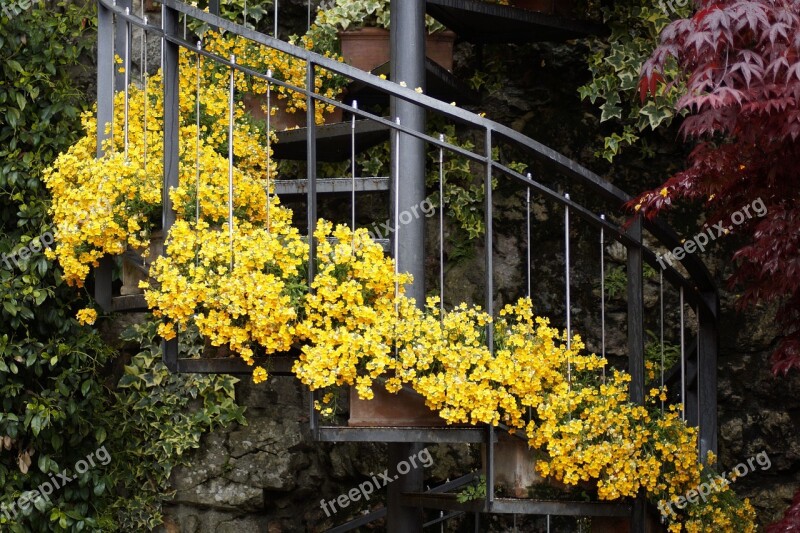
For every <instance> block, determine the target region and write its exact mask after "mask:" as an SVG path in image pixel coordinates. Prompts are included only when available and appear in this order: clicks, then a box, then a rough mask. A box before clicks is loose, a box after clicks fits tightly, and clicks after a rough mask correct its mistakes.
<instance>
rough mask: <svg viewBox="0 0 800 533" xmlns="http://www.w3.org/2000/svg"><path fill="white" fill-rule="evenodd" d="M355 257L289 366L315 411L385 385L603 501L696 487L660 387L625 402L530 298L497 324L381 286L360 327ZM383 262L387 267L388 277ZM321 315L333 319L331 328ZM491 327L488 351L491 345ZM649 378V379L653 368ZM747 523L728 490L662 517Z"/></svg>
mask: <svg viewBox="0 0 800 533" xmlns="http://www.w3.org/2000/svg"><path fill="white" fill-rule="evenodd" d="M325 235H327V234H325V233H323V234H320V237H323V236H325ZM338 237H340V238H343V239H344V240H345V241H347V237H348V234H347V230H346V229H340V230H338ZM348 242H349V241H348ZM360 245H363V242H362V243H361V244H360ZM367 246H368V245H367ZM327 250H328V251H330V250H332V248H327ZM350 250H351V249H350V247H349V246H342V247H341V249H340V250H339V254H338V255H336V254H334V255H333V256H330V258H335V260H334V261H332V262H331V264H330V265H329V268H328V269H329V270H330V271H335V272H336V275H333V276H330V277H328V278H327V279H326V281H325V282H323V283H320V284H318V287H319V288H323V289H324V293H323V295H322V296H321V297H318V298H317V300H320V301H324V305H322V306H317V307H318V309H317V313H318V314H317V316H316V317H315V319H314V320H315V328H316V329H315V334H314V335H313V341H315V342H312V343H311V344H310V345H309V346H306V347H304V349H303V355H302V356H301V357H300V358H299V359H298V361H297V362H296V364H295V367H294V370H295V372H296V374H297V376H298V377H299V378H300V379H301V381H303V382H304V383H305V384H306V385H308V386H309V387H310V388H312V389H327V390H326V392H327V394H325V395H324V399H323V401H322V402H321V403H320V405H319V408H320V409H328V410H329V409H330V407H329V405H330V403H331V402H332V401H333V399H334V397H335V395H334V394H333V389H334V388H335V387H336V386H339V385H350V386H354V387H355V388H356V390H357V392H358V395H359V397H361V398H363V399H370V398H372V396H373V392H372V386H373V385H374V384H375V383H376V381H380V382H381V383H380V386H384V387H385V388H386V389H387V390H388V391H389V392H398V391H399V390H400V389H401V388H403V387H409V388H411V389H413V390H414V391H416V392H417V393H419V394H420V395H422V397H423V398H424V399H425V401H426V405H427V406H428V407H429V408H430V409H432V410H434V411H436V412H437V413H438V414H439V416H440V417H441V418H442V419H444V420H445V421H446V422H448V423H466V424H493V425H499V424H501V423H502V424H505V425H506V426H508V427H509V428H510V430H511V431H512V432H517V431H521V433H522V434H524V435H525V437H526V438H527V439H528V443H529V445H530V447H531V448H532V449H536V450H540V451H541V452H542V455H543V457H542V458H541V459H540V460H539V461H537V462H536V469H537V470H538V471H539V473H540V474H542V475H544V476H552V477H553V478H555V479H557V480H559V481H560V482H562V483H564V484H566V485H578V484H579V483H582V482H589V481H594V482H596V487H597V493H598V497H599V498H600V499H604V500H616V499H619V498H625V497H635V496H636V495H637V494H638V493H639V491H640V490H644V491H645V493H646V494H647V495H648V497H649V498H650V500H651V501H652V502H653V503H655V504H658V503H659V502H662V501H664V502H669V501H671V500H672V499H673V498H675V497H678V496H680V495H683V494H685V493H686V492H687V491H688V490H690V489H692V488H694V487H696V486H697V485H698V484H699V483H700V481H701V478H702V475H703V468H704V467H703V466H702V465H701V464H700V462H699V457H698V453H697V430H696V428H691V427H688V426H687V425H686V423H685V422H684V421H683V420H682V419H681V418H680V416H679V413H678V412H677V408H676V407H675V406H673V407H671V408H670V409H669V410H667V411H665V412H662V411H661V410H660V409H659V406H658V405H657V402H659V403H660V401H663V400H666V390H665V389H662V388H652V389H651V390H650V391H649V395H648V399H647V403H646V405H643V406H642V405H636V404H633V403H631V401H630V396H629V389H628V383H629V381H630V375H628V374H627V373H624V372H621V371H618V370H614V371H613V372H609V375H608V376H604V375H601V370H602V369H604V368H605V367H606V366H607V361H606V360H605V359H604V358H602V357H598V356H596V355H593V354H590V355H585V354H583V353H582V352H583V350H584V344H583V342H582V341H581V339H580V337H579V336H577V335H576V336H574V337H573V338H571V339H569V340H570V342H569V344H568V343H567V338H566V334H565V333H564V334H562V333H560V332H559V331H558V330H557V329H556V328H553V327H551V326H550V325H549V322H548V321H547V319H545V318H542V317H535V316H534V315H533V310H532V306H531V301H530V299H527V298H526V299H522V300H520V301H518V302H517V303H516V304H514V305H508V306H506V307H505V308H504V309H503V310H502V311H501V312H500V314H499V316H498V317H497V318H494V319H493V317H491V316H490V315H489V314H488V313H486V312H484V311H482V310H481V309H480V308H479V307H470V306H467V305H466V304H461V305H459V306H457V307H456V308H455V309H453V310H451V311H448V312H445V313H441V312H440V310H439V306H438V300H437V299H436V298H430V299H429V300H428V301H427V304H426V308H425V310H420V309H418V308H417V307H416V305H415V302H414V300H413V299H410V298H407V297H405V296H404V295H403V294H402V293H401V292H400V293H398V294H397V296H396V297H394V298H392V293H391V292H390V288H389V287H385V290H386V293H384V295H383V299H382V300H381V304H380V305H379V306H378V307H380V309H381V312H380V314H379V315H369V314H368V317H369V318H368V319H367V321H366V322H364V321H363V320H364V310H363V309H361V308H360V306H361V305H363V303H364V300H363V298H364V295H365V294H372V293H371V292H369V291H367V290H366V288H365V285H364V284H363V280H356V277H355V276H353V275H352V271H351V270H350V269H349V268H344V269H342V268H339V270H336V265H339V266H341V265H342V264H347V263H348V260H347V259H344V258H346V257H348V256H349V254H350V253H351V251H350ZM390 266H391V265H386V266H385V267H384V279H386V280H387V281H389V280H391V270H390ZM404 281H409V280H408V279H405V280H404ZM344 287H346V288H344ZM359 288H360V290H359ZM322 309H324V310H326V311H327V312H331V313H332V315H333V316H335V320H333V321H331V320H326V315H325V313H324V312H321V310H322ZM351 310H352V313H351V312H350V311H351ZM490 324H491V325H492V328H493V331H494V343H493V350H492V349H490V347H489V346H488V345H487V342H486V340H487V338H486V331H487V327H488V326H489V325H490ZM317 342H320V343H322V344H323V345H321V346H320V345H317V344H316V343H317ZM648 371H649V374H650V379H651V380H652V379H653V378H654V377H655V373H654V371H653V368H652V366H649V368H648ZM529 413H531V414H532V415H533V416H532V417H531V418H530V420H528V419H527V418H526V416H527V415H528V414H529ZM754 517H755V513H754V510H753V508H752V506H751V505H750V503H749V502H748V501H747V500H745V501H740V500H738V499H737V498H736V497H735V495H734V493H733V491H732V490H731V489H730V488H728V487H722V488H721V489H720V491H719V492H717V493H715V494H714V495H712V496H711V497H710V498H709V502H708V503H706V502H702V501H700V502H699V503H698V504H690V505H689V507H687V509H686V511H685V514H684V515H683V516H681V517H678V516H677V515H674V514H667V515H665V518H667V519H668V520H671V521H673V523H672V524H670V531H674V532H678V531H684V530H685V531H688V532H695V531H696V532H699V531H706V530H707V526H710V525H712V524H713V525H714V526H715V527H719V528H723V530H727V531H730V530H735V531H743V532H746V531H755V526H754V523H753V521H754Z"/></svg>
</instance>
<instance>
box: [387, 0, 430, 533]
mask: <svg viewBox="0 0 800 533" xmlns="http://www.w3.org/2000/svg"><path fill="white" fill-rule="evenodd" d="M390 6H391V30H390V31H391V78H392V81H394V82H395V83H400V82H405V84H406V86H407V87H408V88H409V89H415V88H417V87H421V88H422V89H423V90H425V39H426V31H425V0H391V4H390ZM391 112H392V116H393V117H395V118H399V119H400V123H401V124H402V125H403V126H405V127H407V128H411V129H414V130H416V131H420V132H422V131H425V110H424V109H422V108H420V107H418V106H416V105H414V104H412V103H410V102H406V101H404V100H400V99H398V98H394V97H393V98H392V99H391ZM398 137H399V139H398V140H397V141H395V140H394V138H395V136H394V135H393V136H392V139H393V140H392V154H393V156H394V157H395V158H397V159H395V162H399V164H394V165H392V170H393V173H395V174H398V175H396V176H392V183H397V184H398V185H397V190H392V202H391V205H392V206H393V209H394V211H396V212H395V213H392V216H391V217H390V219H391V220H395V221H397V225H400V226H401V227H400V228H394V232H393V236H392V238H395V239H397V247H393V249H395V250H397V257H395V261H397V265H398V270H399V271H400V272H409V273H410V274H412V275H413V276H414V282H413V284H412V285H411V286H409V287H406V294H407V295H408V296H410V297H412V298H415V299H416V301H417V304H418V305H420V306H422V305H424V303H425V217H424V216H419V210H420V207H419V206H420V205H422V203H423V202H424V201H425V157H426V154H425V143H424V142H423V141H421V140H419V139H416V138H414V137H411V136H409V135H406V134H400V135H399V136H398ZM398 141H399V146H397V144H398ZM421 449H422V444H418V443H391V444H389V464H388V465H387V466H388V468H389V470H390V471H391V470H392V469H394V468H396V466H397V463H398V462H399V461H403V460H406V459H407V458H408V457H411V456H412V455H414V454H416V453H418V452H419V451H420V450H421ZM423 480H424V472H423V469H421V468H415V469H412V470H411V471H410V472H409V473H408V474H406V475H405V476H401V477H400V479H399V480H398V481H396V482H395V483H392V484H390V485H389V493H388V516H387V518H388V520H387V521H388V531H389V533H416V532H421V531H422V524H423V513H422V509H421V508H418V507H417V508H415V507H404V506H403V505H402V504H401V496H402V494H403V493H407V492H422V491H423Z"/></svg>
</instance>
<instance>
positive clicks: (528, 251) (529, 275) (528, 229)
mask: <svg viewBox="0 0 800 533" xmlns="http://www.w3.org/2000/svg"><path fill="white" fill-rule="evenodd" d="M527 178H528V179H529V180H531V179H533V177H532V176H531V174H530V173H528V175H527ZM525 207H526V208H525V249H526V253H525V255H526V261H525V264H526V266H527V268H526V269H525V281H526V284H527V292H526V295H527V297H528V299H532V298H533V294H532V293H531V278H532V277H533V275H532V273H531V266H532V265H531V188H530V186H528V188H527V189H526V190H525Z"/></svg>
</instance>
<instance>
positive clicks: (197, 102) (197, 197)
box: [194, 41, 203, 222]
mask: <svg viewBox="0 0 800 533" xmlns="http://www.w3.org/2000/svg"><path fill="white" fill-rule="evenodd" d="M202 49H203V43H202V42H201V41H197V86H196V87H195V109H194V111H195V115H196V116H195V118H196V125H197V138H196V139H195V191H196V193H195V215H194V219H195V222H199V221H200V80H201V77H202V71H201V69H202V67H201V55H200V51H201V50H202Z"/></svg>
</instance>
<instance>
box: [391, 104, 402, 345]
mask: <svg viewBox="0 0 800 533" xmlns="http://www.w3.org/2000/svg"><path fill="white" fill-rule="evenodd" d="M395 122H396V123H397V125H398V126H400V117H397V118H396V119H395ZM394 134H395V139H394V141H395V145H394V146H395V154H394V176H395V178H394V179H395V181H394V214H393V216H392V218H393V221H392V222H393V224H394V237H393V241H392V255H394V275H395V280H394V312H395V316H397V315H398V314H399V310H398V301H397V297H398V295H399V293H400V283H399V282H398V280H397V275H398V274H399V273H400V272H399V270H398V261H397V259H398V257H400V194H399V192H400V130H399V129H396V130H395V133H394ZM396 349H397V343H395V350H396Z"/></svg>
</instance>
